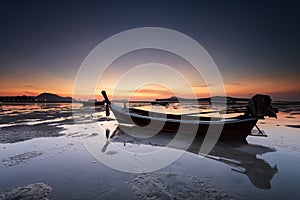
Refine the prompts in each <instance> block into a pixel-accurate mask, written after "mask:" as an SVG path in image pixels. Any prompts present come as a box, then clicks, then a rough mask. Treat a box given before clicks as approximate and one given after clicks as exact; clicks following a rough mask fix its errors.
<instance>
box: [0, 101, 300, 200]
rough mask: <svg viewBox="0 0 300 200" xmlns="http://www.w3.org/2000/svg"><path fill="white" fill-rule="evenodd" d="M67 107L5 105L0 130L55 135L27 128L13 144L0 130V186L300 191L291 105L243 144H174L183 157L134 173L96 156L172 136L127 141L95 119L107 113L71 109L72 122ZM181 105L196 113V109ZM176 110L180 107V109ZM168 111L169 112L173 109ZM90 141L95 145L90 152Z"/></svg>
mask: <svg viewBox="0 0 300 200" xmlns="http://www.w3.org/2000/svg"><path fill="white" fill-rule="evenodd" d="M290 108H291V107H289V109H290ZM70 109H71V106H70V105H64V106H48V107H40V106H36V107H26V106H25V107H14V106H10V107H4V106H3V107H2V111H0V120H1V121H0V122H1V123H0V134H3V133H11V134H12V132H9V131H4V130H8V129H9V128H13V127H14V128H15V129H13V131H14V132H13V133H14V134H22V129H21V128H20V129H18V127H23V126H29V127H31V128H30V129H29V130H30V131H32V130H34V128H36V129H37V130H36V131H39V129H40V128H41V126H46V127H49V128H50V127H52V128H55V129H53V131H57V132H58V133H59V134H55V135H53V137H46V136H44V135H42V136H41V135H40V134H37V135H34V134H33V133H31V132H30V134H31V136H32V137H28V138H25V140H24V141H16V142H12V143H11V140H10V143H8V142H5V137H2V138H4V139H3V140H1V141H2V143H1V144H0V161H1V162H0V180H1V181H0V193H1V192H4V191H8V190H11V189H13V188H16V187H20V186H23V185H27V184H31V183H37V182H43V183H46V184H47V185H49V186H51V187H52V189H53V191H52V193H51V195H50V197H51V199H119V198H120V199H140V198H148V199H151V198H152V197H154V196H156V197H157V198H158V199H159V198H160V199H172V198H174V197H178V198H179V199H180V198H182V199H188V198H187V197H190V198H191V199H193V198H197V197H199V198H200V197H202V198H209V197H210V198H221V199H222V198H223V199H226V198H228V199H230V198H231V197H234V198H241V199H299V198H300V191H299V190H298V186H299V185H300V170H299V166H300V129H299V128H295V127H288V126H286V125H299V124H300V115H298V114H295V111H293V110H292V111H291V110H289V112H281V113H279V115H278V119H266V120H260V121H259V123H258V126H259V127H260V128H261V129H263V130H264V131H265V132H266V133H267V134H268V135H269V137H267V138H264V137H250V136H249V137H248V138H247V141H248V143H249V144H248V145H245V144H227V143H221V144H218V145H217V146H216V147H215V148H214V150H213V151H212V152H211V153H210V155H209V156H208V157H205V158H203V157H199V155H198V151H197V150H195V149H193V148H191V149H190V150H189V151H183V150H181V149H180V148H179V149H176V148H175V149H173V150H172V151H174V152H179V153H182V156H181V157H180V158H179V159H177V160H175V161H174V162H173V163H171V164H170V165H167V166H166V167H164V168H162V169H159V170H157V171H154V172H151V173H146V174H132V173H126V172H121V171H118V170H115V169H112V168H110V167H108V166H107V165H106V164H105V163H102V162H100V161H98V160H97V158H99V156H101V157H102V158H105V159H109V160H115V161H116V162H119V164H120V165H125V164H126V163H120V161H119V160H118V159H117V158H118V155H122V152H124V151H127V152H131V153H133V154H135V153H136V154H139V153H149V152H157V151H159V150H161V149H162V148H163V147H164V144H166V143H167V142H168V141H169V140H168V139H169V138H168V136H157V137H156V138H152V139H138V140H132V138H131V137H129V136H126V135H125V134H121V135H117V134H116V136H115V137H113V138H112V139H110V140H107V139H106V137H107V135H108V137H111V136H112V134H113V132H114V130H115V129H116V128H117V126H118V125H117V122H116V121H114V120H111V121H105V120H98V119H99V118H100V119H102V117H104V112H102V111H100V112H94V111H93V110H92V111H90V110H81V109H80V108H79V106H78V107H77V108H76V109H77V110H76V115H75V116H74V117H76V119H77V120H76V121H77V122H78V123H77V124H74V122H72V121H71V120H70V117H72V113H71V110H70ZM154 109H157V110H164V108H161V107H155V108H154ZM184 109H185V111H186V112H194V111H197V109H198V108H195V107H192V108H191V107H188V108H184ZM202 109H203V108H202ZM175 110H176V111H174V112H178V108H176V109H175ZM169 111H170V112H173V110H172V108H171V109H169ZM8 117H11V118H8ZM9 120H11V121H9ZM20 125H22V126H20ZM108 129H109V132H107V130H108ZM9 130H10V129H9ZM51 130H52V129H51ZM119 134H120V133H119ZM88 142H90V144H92V146H91V147H89V151H88V150H87V149H86V145H87V143H88ZM90 148H92V150H93V153H91V149H90ZM95 152H96V154H95ZM138 156H139V155H138ZM138 156H137V157H138ZM122 162H128V163H134V162H139V159H136V160H135V159H133V160H127V161H126V160H125V161H124V160H123V161H122ZM74 188H75V189H74ZM172 188H173V189H172ZM199 188H201V190H199ZM201 191H206V193H205V194H204V193H202V192H201ZM166 194H168V195H167V196H166ZM206 194H208V196H205V195H206ZM213 194H214V195H217V196H213ZM225 194H226V195H228V196H226V195H225ZM180 195H181V196H180Z"/></svg>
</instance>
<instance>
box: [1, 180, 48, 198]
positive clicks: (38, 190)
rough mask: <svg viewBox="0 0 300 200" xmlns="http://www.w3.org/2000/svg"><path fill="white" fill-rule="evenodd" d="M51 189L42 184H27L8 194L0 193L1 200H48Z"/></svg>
mask: <svg viewBox="0 0 300 200" xmlns="http://www.w3.org/2000/svg"><path fill="white" fill-rule="evenodd" d="M51 191H52V188H51V187H50V186H49V185H46V184H44V183H35V184H29V185H26V186H22V187H18V188H15V189H12V190H11V191H9V192H4V193H0V199H1V200H13V199H22V200H39V199H41V200H48V199H49V195H50V193H51Z"/></svg>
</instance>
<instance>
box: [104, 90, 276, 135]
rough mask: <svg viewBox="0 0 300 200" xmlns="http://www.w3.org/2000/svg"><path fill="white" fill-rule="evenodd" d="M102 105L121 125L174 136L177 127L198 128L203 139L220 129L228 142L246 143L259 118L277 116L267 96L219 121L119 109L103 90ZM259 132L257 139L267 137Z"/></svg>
mask: <svg viewBox="0 0 300 200" xmlns="http://www.w3.org/2000/svg"><path fill="white" fill-rule="evenodd" d="M102 95H103V97H104V99H105V100H104V102H105V103H106V115H107V116H108V115H110V111H109V110H110V109H111V111H112V112H113V114H114V116H115V117H116V120H117V121H118V123H120V124H134V125H138V126H141V127H145V128H147V126H148V125H149V124H150V123H151V127H155V125H156V124H157V126H160V125H161V124H163V126H162V127H161V129H160V131H161V132H174V133H176V132H177V131H178V130H179V128H180V126H181V125H183V126H181V127H185V128H183V129H182V130H181V131H186V132H188V131H189V128H188V127H191V126H194V127H195V126H197V135H201V136H205V135H206V133H207V131H208V129H209V127H210V126H215V127H217V126H220V127H222V130H221V134H220V138H221V139H231V140H242V141H245V140H246V138H247V136H249V135H253V134H251V131H252V129H253V128H254V126H256V123H257V121H258V119H262V118H264V116H270V117H276V110H274V109H273V108H272V107H271V105H270V103H271V98H270V97H269V96H267V95H260V94H258V95H255V96H254V97H252V99H251V100H250V101H249V103H248V106H247V112H246V113H245V114H243V115H240V116H237V117H233V118H225V119H224V118H218V117H198V116H189V115H186V114H184V115H177V114H164V113H158V112H151V111H146V110H141V109H137V108H126V107H122V106H118V105H116V104H113V103H111V101H109V99H108V97H107V95H106V93H105V91H102ZM257 128H258V127H257ZM258 130H259V134H255V135H256V136H266V134H264V133H263V132H262V131H260V129H258Z"/></svg>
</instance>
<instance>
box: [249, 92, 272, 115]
mask: <svg viewBox="0 0 300 200" xmlns="http://www.w3.org/2000/svg"><path fill="white" fill-rule="evenodd" d="M271 101H272V99H271V97H270V96H269V95H263V94H256V95H255V96H253V97H252V98H251V99H250V100H249V102H248V105H247V111H246V115H248V116H251V117H257V118H259V119H264V117H265V116H268V117H275V118H277V115H276V113H278V111H277V109H274V108H273V107H272V106H271Z"/></svg>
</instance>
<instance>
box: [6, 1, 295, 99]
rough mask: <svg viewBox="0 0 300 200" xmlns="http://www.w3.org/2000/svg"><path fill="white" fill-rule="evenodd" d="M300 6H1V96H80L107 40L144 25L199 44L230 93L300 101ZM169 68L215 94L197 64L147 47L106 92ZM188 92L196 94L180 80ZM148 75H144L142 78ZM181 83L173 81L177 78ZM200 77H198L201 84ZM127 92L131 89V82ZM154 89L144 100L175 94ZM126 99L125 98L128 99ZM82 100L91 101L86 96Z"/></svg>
mask: <svg viewBox="0 0 300 200" xmlns="http://www.w3.org/2000/svg"><path fill="white" fill-rule="evenodd" d="M299 10H300V3H299V2H298V1H292V0H291V1H230V0H229V1H214V0H212V1H208V0H207V1H150V0H145V1H126V0H124V1H83V0H82V1H71V0H70V1H46V0H43V1H38V0H36V1H32V0H26V1H15V0H10V1H8V0H4V1H1V3H0V25H1V34H0V96H6V95H9V96H10V95H37V94H40V93H42V92H50V93H56V94H59V95H62V96H72V91H73V84H74V80H75V76H76V73H77V70H78V69H79V67H80V65H81V63H82V62H83V60H84V59H85V57H86V56H87V55H88V53H89V52H90V51H91V50H92V49H93V48H94V47H95V46H97V45H98V44H99V43H100V42H102V41H104V40H105V39H107V38H109V37H110V36H113V35H115V34H117V33H119V32H122V31H125V30H128V29H132V28H138V27H164V28H169V29H173V30H176V31H179V32H182V33H184V34H186V35H188V36H190V37H191V38H193V39H194V40H196V41H197V42H199V43H200V44H201V45H202V46H203V47H204V48H205V49H206V51H207V52H208V53H209V54H210V56H211V57H212V59H213V60H214V62H215V63H216V65H217V66H218V68H219V70H220V72H221V74H222V77H223V80H224V83H225V89H226V94H227V95H230V96H237V97H251V96H252V95H254V94H256V93H265V94H269V95H271V96H272V98H273V99H275V100H293V101H296V100H298V101H300V77H299V75H300V37H299V36H300V15H299ZM153 62H157V63H162V64H166V65H169V66H172V67H174V68H175V69H177V70H178V71H181V72H182V73H183V74H184V75H185V76H186V77H187V78H188V79H189V80H190V82H191V83H192V87H193V89H195V91H196V92H197V96H199V97H206V96H207V95H208V93H207V88H206V84H205V82H203V80H201V79H198V78H195V77H193V74H194V73H193V69H192V66H189V63H186V62H185V61H184V60H182V59H180V58H178V57H176V55H173V54H171V53H168V52H162V51H155V50H144V51H137V52H132V53H130V55H125V56H123V57H121V58H120V59H118V60H116V61H115V62H114V63H113V64H112V65H111V66H110V68H109V70H108V71H107V72H106V74H105V76H104V78H103V80H102V82H100V83H99V86H98V89H99V91H100V90H101V89H102V88H105V89H107V90H109V91H110V92H111V91H113V90H114V88H113V84H110V82H109V81H113V80H114V79H116V77H118V76H119V75H121V74H122V73H123V72H125V71H126V69H127V68H126V67H128V66H133V65H138V64H145V63H153ZM160 75H161V76H163V75H164V76H166V77H168V78H169V79H170V81H173V82H174V87H175V86H176V87H177V88H178V90H180V95H182V96H183V97H189V94H187V93H185V92H184V91H185V89H184V87H183V86H182V88H180V84H178V85H176V80H175V79H174V77H172V76H170V75H169V76H168V74H167V72H165V73H164V72H162V73H161V74H160ZM143 76H145V74H140V77H143ZM172 78H173V79H174V80H173V79H172ZM193 79H195V80H193ZM123 86H124V88H123V89H124V90H126V85H123ZM172 94H173V93H172V92H168V90H167V89H166V88H163V87H161V86H157V85H148V86H145V87H144V88H140V89H139V91H137V92H136V95H137V98H138V99H146V98H150V99H151V98H158V97H167V96H168V95H172ZM120 97H122V95H120ZM82 98H83V99H84V98H89V97H88V96H84V94H83V95H82Z"/></svg>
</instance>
